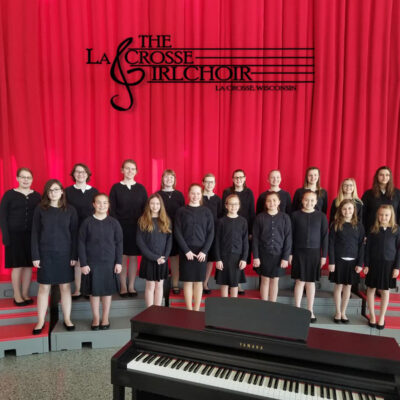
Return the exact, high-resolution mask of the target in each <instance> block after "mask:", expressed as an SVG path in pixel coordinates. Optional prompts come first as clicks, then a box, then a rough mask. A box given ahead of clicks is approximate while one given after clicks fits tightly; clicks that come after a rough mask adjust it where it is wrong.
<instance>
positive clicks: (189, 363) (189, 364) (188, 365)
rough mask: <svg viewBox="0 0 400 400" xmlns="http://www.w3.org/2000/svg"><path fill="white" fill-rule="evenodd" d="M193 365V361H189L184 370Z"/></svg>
mask: <svg viewBox="0 0 400 400" xmlns="http://www.w3.org/2000/svg"><path fill="white" fill-rule="evenodd" d="M191 365H192V363H191V362H188V363H187V364H186V365H185V368H183V370H184V371H187V370H188V369H189V367H190V366H191ZM178 369H179V368H178Z"/></svg>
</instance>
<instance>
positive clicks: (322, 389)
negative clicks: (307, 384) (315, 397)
mask: <svg viewBox="0 0 400 400" xmlns="http://www.w3.org/2000/svg"><path fill="white" fill-rule="evenodd" d="M321 397H322V398H323V399H324V398H325V387H324V386H322V385H321Z"/></svg>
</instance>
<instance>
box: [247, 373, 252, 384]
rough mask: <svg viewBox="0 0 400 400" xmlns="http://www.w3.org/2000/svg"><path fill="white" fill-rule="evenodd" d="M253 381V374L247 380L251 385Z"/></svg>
mask: <svg viewBox="0 0 400 400" xmlns="http://www.w3.org/2000/svg"><path fill="white" fill-rule="evenodd" d="M252 380H253V374H250V375H249V377H248V378H247V383H251V381H252Z"/></svg>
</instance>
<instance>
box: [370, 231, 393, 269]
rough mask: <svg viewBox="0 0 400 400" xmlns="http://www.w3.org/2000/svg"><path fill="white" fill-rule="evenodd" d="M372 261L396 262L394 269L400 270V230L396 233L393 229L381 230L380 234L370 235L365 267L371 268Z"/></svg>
mask: <svg viewBox="0 0 400 400" xmlns="http://www.w3.org/2000/svg"><path fill="white" fill-rule="evenodd" d="M371 259H373V260H377V259H378V260H384V261H394V265H393V266H394V268H396V269H399V268H400V230H399V229H397V231H396V232H395V233H393V232H392V229H391V228H386V230H385V229H383V228H380V229H379V232H378V233H369V234H368V236H367V245H366V247H365V266H366V267H369V265H370V262H371Z"/></svg>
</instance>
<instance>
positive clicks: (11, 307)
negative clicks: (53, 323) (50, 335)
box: [0, 297, 49, 326]
mask: <svg viewBox="0 0 400 400" xmlns="http://www.w3.org/2000/svg"><path fill="white" fill-rule="evenodd" d="M32 300H33V303H32V304H29V305H27V306H24V307H18V306H16V305H15V304H14V299H13V298H8V299H4V298H3V299H0V326H7V325H21V324H29V323H31V324H35V323H36V321H37V302H36V297H32ZM48 320H49V313H47V315H46V321H48Z"/></svg>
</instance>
